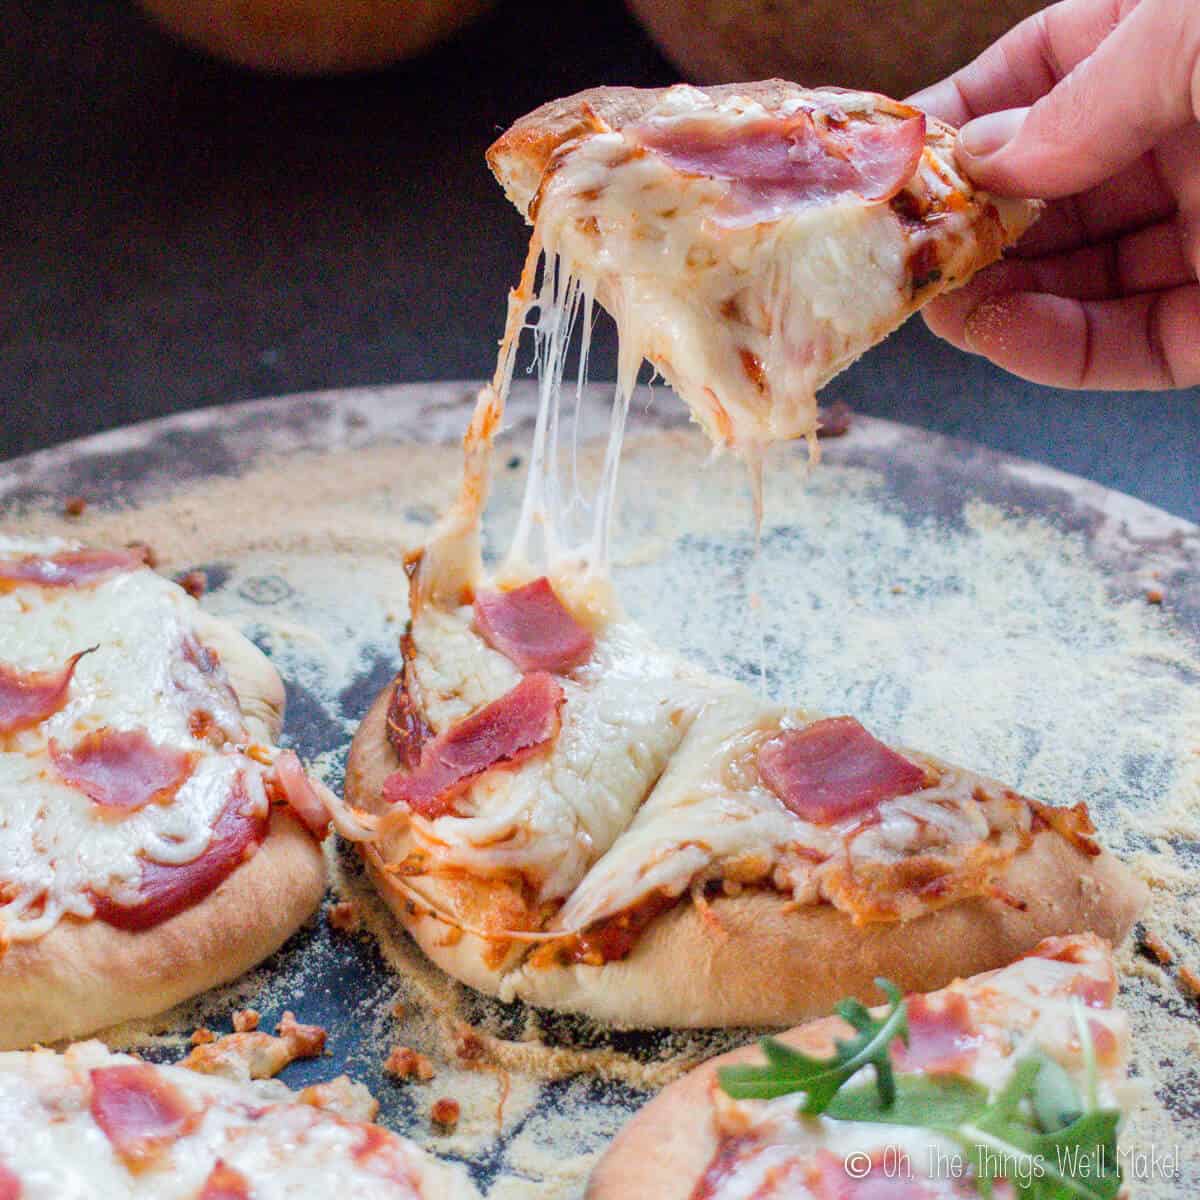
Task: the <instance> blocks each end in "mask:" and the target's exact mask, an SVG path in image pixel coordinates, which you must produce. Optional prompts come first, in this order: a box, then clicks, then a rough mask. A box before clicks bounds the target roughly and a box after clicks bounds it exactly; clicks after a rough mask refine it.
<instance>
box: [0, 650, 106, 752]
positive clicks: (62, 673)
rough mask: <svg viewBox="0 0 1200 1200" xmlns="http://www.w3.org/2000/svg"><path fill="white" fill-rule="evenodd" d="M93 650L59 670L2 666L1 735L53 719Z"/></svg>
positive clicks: (72, 659)
mask: <svg viewBox="0 0 1200 1200" xmlns="http://www.w3.org/2000/svg"><path fill="white" fill-rule="evenodd" d="M94 649H95V646H93V647H91V649H89V650H80V652H79V653H78V654H73V655H72V656H71V657H70V658H69V659H68V660H67V663H66V666H64V667H63V668H62V669H61V670H58V671H18V670H17V669H16V667H9V666H6V665H5V664H4V663H0V734H6V733H20V732H21V730H22V729H32V728H33V727H34V726H35V725H40V724H41V723H42V722H43V721H45V720H47V719H48V718H50V717H52V716H54V714H55V713H56V712H58V710H59V709H60V708H62V706H63V705H64V704H66V702H67V692H68V691H70V688H71V679H72V677H73V676H74V674H75V667H76V666H77V665H78V663H79V660H80V659H81V658H82V657H83V656H84V655H85V654H90V653H91V652H92V650H94Z"/></svg>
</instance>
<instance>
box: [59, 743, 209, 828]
mask: <svg viewBox="0 0 1200 1200" xmlns="http://www.w3.org/2000/svg"><path fill="white" fill-rule="evenodd" d="M50 757H51V759H52V760H53V761H54V765H55V767H56V768H57V770H58V773H59V775H61V776H62V778H63V780H64V781H65V782H66V783H68V784H70V785H71V787H73V788H77V789H78V790H79V791H81V792H83V794H84V795H85V796H87V797H88V799H89V800H91V801H92V802H93V803H94V804H96V805H97V806H98V807H99V808H101V809H103V810H107V812H109V813H111V814H113V815H118V814H120V813H129V812H136V811H137V810H138V809H139V808H145V807H146V805H147V804H153V803H158V804H162V803H165V802H167V801H168V800H170V799H171V798H172V797H173V796H174V795H175V793H176V792H177V791H178V790H179V789H180V787H182V786H183V783H184V781H185V780H186V779H187V777H188V776H189V775H190V774H191V773H192V766H193V758H192V755H190V754H188V753H187V752H186V751H183V750H176V749H173V748H171V747H169V746H159V745H156V744H155V743H154V742H152V741H151V740H150V738H149V736H148V735H147V733H146V731H145V730H143V729H136V730H118V729H109V728H108V727H107V726H106V727H104V728H103V729H97V730H94V731H93V732H92V733H89V734H88V735H87V736H86V737H84V738H83V739H82V741H80V742H78V743H76V745H74V746H73V747H71V749H69V750H64V749H63V748H62V747H61V746H60V745H59V744H58V742H56V741H53V740H52V741H51V742H50Z"/></svg>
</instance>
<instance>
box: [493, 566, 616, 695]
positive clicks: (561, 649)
mask: <svg viewBox="0 0 1200 1200" xmlns="http://www.w3.org/2000/svg"><path fill="white" fill-rule="evenodd" d="M475 628H476V629H477V630H478V631H479V634H480V636H481V637H482V638H483V640H484V641H485V642H487V644H488V645H489V646H491V647H492V649H493V650H499V651H500V653H501V654H503V655H504V656H505V657H506V658H508V659H510V660H511V661H512V662H513V664H514V665H515V666H516V667H517V668H518V669H519V670H521V671H552V672H554V673H555V674H558V675H562V674H564V673H565V672H567V671H569V670H571V668H572V667H578V666H580V665H581V664H582V663H585V662H587V660H588V659H589V658H591V656H592V650H593V649H594V648H595V645H596V639H595V638H594V637H592V635H591V633H590V632H589V631H588V630H587V629H585V628H584V627H583V626H582V625H580V624H579V622H578V621H576V620H575V618H574V617H573V616H571V614H570V613H569V612H568V611H567V610H566V608H565V607H564V606H563V602H562V601H561V600H560V599H559V598H558V596H557V594H556V593H555V591H554V588H553V587H551V586H550V581H549V580H548V579H547V578H546V577H545V576H544V575H543V576H542V577H541V578H540V579H535V580H534V581H533V582H532V583H527V584H526V585H525V586H524V587H519V588H514V589H513V590H512V591H509V592H480V593H479V595H478V596H477V597H476V598H475Z"/></svg>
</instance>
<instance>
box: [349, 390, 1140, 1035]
mask: <svg viewBox="0 0 1200 1200" xmlns="http://www.w3.org/2000/svg"><path fill="white" fill-rule="evenodd" d="M497 420H498V410H497V394H496V393H494V392H492V391H491V390H490V389H485V391H484V392H483V393H482V395H481V399H480V406H479V408H478V409H477V412H476V417H475V422H474V423H473V425H472V429H471V431H470V432H469V433H468V436H467V445H468V466H467V472H466V478H465V481H464V487H463V492H462V495H461V496H460V499H459V502H458V504H457V505H456V506H455V507H454V509H452V510H451V512H450V513H448V514H447V516H446V518H445V519H444V520H443V522H442V524H441V525H440V526H439V528H438V529H437V531H436V532H435V535H434V537H433V538H432V539H431V541H430V542H429V543H428V544H427V545H426V547H425V548H424V549H423V550H422V551H420V552H419V553H418V554H417V555H415V556H414V557H413V558H412V559H411V560H410V563H409V567H410V592H411V594H410V611H411V621H410V623H409V626H408V628H407V631H406V633H405V635H404V639H403V644H402V656H403V667H402V670H401V672H400V674H399V676H398V677H397V678H396V680H395V681H394V683H393V684H392V685H390V686H389V687H388V688H386V689H385V690H384V692H383V693H381V695H380V696H379V698H378V699H377V701H376V702H375V705H374V706H373V708H372V710H371V712H370V713H369V714H368V716H367V717H366V719H365V720H364V722H363V724H362V726H361V727H360V729H359V731H358V734H357V735H356V737H355V740H354V743H353V745H352V748H351V752H350V757H349V761H348V764H347V772H346V797H347V800H348V801H349V803H350V804H351V805H352V806H354V807H356V808H360V809H363V810H366V811H367V812H369V813H371V814H372V815H373V816H374V817H375V819H376V822H377V830H376V837H375V840H374V841H373V842H371V843H366V844H364V846H363V852H364V854H365V857H366V862H367V866H368V869H369V871H370V874H371V876H372V878H373V880H374V882H375V883H376V885H377V887H378V888H379V890H380V892H381V894H382V896H383V897H384V899H385V900H386V901H387V902H388V904H389V905H390V906H391V908H392V910H393V911H394V912H395V914H396V915H397V917H398V918H399V919H400V921H401V922H402V923H403V924H404V925H405V926H406V928H407V929H408V930H409V931H410V932H411V933H412V935H413V936H414V937H415V939H416V940H417V942H418V943H419V944H420V945H421V946H422V947H423V948H424V950H425V951H426V953H427V954H429V955H430V957H432V958H433V959H434V961H436V962H437V963H438V964H439V965H441V966H442V967H443V968H444V969H445V970H447V971H448V972H449V973H451V974H452V975H454V976H455V977H456V978H459V979H461V980H463V981H464V982H466V983H469V984H470V985H472V986H474V987H476V988H479V989H480V990H483V991H486V992H490V993H493V994H496V995H499V996H500V997H502V998H504V999H517V998H520V999H525V1000H528V1001H531V1002H533V1003H536V1004H540V1005H544V1006H547V1007H551V1008H557V1009H562V1010H570V1011H577V1012H583V1013H587V1014H590V1015H592V1016H596V1017H600V1018H602V1019H604V1020H606V1021H609V1022H611V1023H613V1024H616V1025H624V1026H643V1027H644V1026H660V1025H662V1026H710V1025H752V1024H775V1025H781V1024H787V1023H791V1022H795V1021H800V1020H805V1019H808V1018H810V1017H812V1016H814V1015H816V1014H817V1013H820V1012H824V1011H826V1010H827V1009H828V1007H829V1005H830V1004H832V1003H833V1002H834V1001H835V1000H836V999H837V998H838V997H839V996H842V995H845V994H847V993H852V994H856V995H859V996H867V995H870V994H871V991H872V987H873V983H872V981H873V979H874V978H875V976H877V975H879V974H881V973H886V974H889V975H890V976H891V977H893V978H894V979H896V981H897V982H898V983H899V984H900V986H902V987H905V988H907V989H913V990H927V989H929V988H933V987H940V986H942V985H943V984H946V983H948V982H949V981H950V980H951V979H953V978H955V977H956V976H959V975H963V974H967V973H971V972H975V971H979V970H986V969H989V968H992V967H997V966H1000V965H1002V964H1004V963H1006V962H1009V961H1011V960H1012V959H1013V958H1015V957H1016V956H1017V955H1019V954H1021V953H1024V952H1026V951H1028V950H1029V949H1031V948H1032V947H1033V946H1034V945H1036V944H1037V942H1038V941H1039V940H1041V939H1042V938H1044V937H1047V936H1050V935H1053V934H1066V933H1073V932H1080V931H1083V930H1093V931H1096V932H1099V933H1100V934H1101V935H1103V936H1105V937H1108V938H1110V939H1113V940H1117V939H1120V938H1122V937H1123V936H1124V935H1125V933H1126V932H1127V931H1128V929H1129V927H1130V925H1131V924H1132V922H1133V920H1134V918H1135V916H1136V914H1137V912H1138V911H1139V909H1140V907H1141V906H1142V904H1143V903H1144V900H1145V889H1144V887H1143V886H1142V884H1141V883H1140V882H1139V881H1137V880H1136V879H1134V878H1133V876H1131V875H1130V873H1129V872H1128V871H1127V870H1126V869H1125V868H1124V867H1123V866H1121V865H1120V864H1119V863H1118V862H1117V861H1116V860H1115V859H1113V858H1112V857H1111V856H1110V855H1108V854H1106V853H1105V852H1104V851H1103V850H1102V848H1101V847H1100V846H1099V844H1098V843H1097V842H1096V841H1095V838H1094V836H1093V834H1094V830H1093V829H1092V826H1091V823H1090V821H1089V819H1088V816H1087V813H1086V810H1085V809H1084V808H1083V806H1082V805H1079V806H1077V807H1076V808H1073V809H1060V808H1054V807H1052V806H1049V805H1045V804H1042V803H1039V802H1037V801H1035V800H1031V799H1028V798H1026V797H1023V796H1020V795H1018V794H1017V793H1016V792H1014V791H1012V790H1011V789H1009V788H1007V787H1005V786H1003V785H1002V784H1000V783H997V782H995V781H994V780H990V779H987V778H986V777H984V776H981V775H979V774H977V773H975V772H972V771H969V770H966V769H963V768H960V767H956V766H953V765H951V764H948V763H945V762H942V761H940V760H938V759H935V758H933V757H931V756H929V755H925V754H922V753H919V752H916V751H912V750H907V749H896V748H893V747H889V746H886V745H884V744H883V743H881V742H880V741H879V740H878V739H876V738H875V737H873V736H872V735H871V734H870V733H869V732H868V731H867V730H866V729H864V728H863V727H862V725H860V724H859V722H857V721H856V720H855V719H854V718H853V717H852V716H847V715H843V716H835V717H825V716H822V715H820V714H815V713H811V712H807V711H804V710H802V709H797V708H794V707H788V706H783V705H777V704H772V703H770V702H769V701H766V700H764V699H763V698H761V697H760V696H758V695H756V694H754V693H753V692H751V691H750V690H749V689H747V688H745V687H743V686H741V685H739V684H737V683H735V682H733V681H730V680H725V679H719V678H716V677H714V676H711V675H708V674H706V673H705V672H702V671H700V670H698V669H697V668H695V667H694V666H692V665H690V664H688V663H686V662H685V661H683V660H682V659H680V658H679V657H677V656H676V655H673V654H670V653H668V652H666V651H664V650H662V649H661V648H659V647H657V646H655V645H654V644H653V642H652V641H651V640H650V639H649V638H648V637H647V635H646V634H645V633H644V632H643V631H642V630H640V629H639V628H638V627H637V626H636V625H635V624H634V623H633V622H631V621H630V620H629V619H628V618H627V617H625V616H624V615H623V614H622V613H621V610H620V606H619V604H618V602H617V600H616V598H615V596H614V594H613V591H612V588H611V584H610V583H609V582H608V580H607V576H606V575H605V574H604V573H603V572H602V571H601V570H599V569H598V568H596V567H595V564H594V563H593V562H592V561H591V560H586V559H574V558H570V557H567V558H563V559H560V560H558V562H557V565H556V566H554V567H552V568H550V569H549V570H548V573H546V574H539V573H536V568H534V567H532V566H531V565H530V564H529V563H528V562H527V561H524V560H523V559H520V558H518V559H515V560H512V561H510V562H509V563H508V564H507V565H506V566H505V567H504V568H502V570H501V572H500V574H499V575H497V576H495V577H489V576H488V575H486V574H485V572H484V570H483V565H482V560H481V557H480V553H479V520H480V515H481V511H482V505H483V502H484V499H485V496H486V474H485V473H484V472H483V471H482V466H481V464H482V463H483V461H484V459H485V457H486V445H487V442H488V439H489V438H490V431H491V430H493V429H494V428H495V425H496V422H497ZM530 486H531V487H532V486H534V485H533V483H532V482H531V484H530Z"/></svg>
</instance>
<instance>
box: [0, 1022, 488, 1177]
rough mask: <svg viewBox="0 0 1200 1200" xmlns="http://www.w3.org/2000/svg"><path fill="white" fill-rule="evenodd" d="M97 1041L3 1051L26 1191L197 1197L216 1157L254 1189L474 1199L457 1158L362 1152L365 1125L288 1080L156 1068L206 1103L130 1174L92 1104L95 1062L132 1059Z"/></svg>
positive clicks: (408, 1150)
mask: <svg viewBox="0 0 1200 1200" xmlns="http://www.w3.org/2000/svg"><path fill="white" fill-rule="evenodd" d="M134 1061H136V1060H134V1059H131V1058H129V1057H128V1056H126V1055H117V1054H109V1053H108V1052H107V1051H106V1050H105V1049H104V1047H103V1046H101V1045H100V1043H99V1042H85V1043H80V1044H79V1045H76V1046H72V1047H71V1048H70V1049H69V1050H67V1051H66V1053H65V1054H62V1055H59V1054H54V1053H52V1052H50V1051H33V1052H29V1053H12V1054H0V1167H4V1168H7V1169H8V1170H9V1171H11V1172H13V1173H14V1174H15V1175H16V1176H17V1178H18V1179H19V1180H20V1182H21V1189H22V1190H21V1197H22V1200H87V1198H89V1197H94V1196H103V1197H104V1200H194V1197H196V1196H197V1195H199V1194H200V1190H201V1188H202V1187H203V1186H204V1183H205V1181H206V1179H207V1178H208V1175H209V1173H210V1172H211V1171H212V1169H213V1167H214V1166H215V1164H216V1163H217V1162H218V1160H219V1161H221V1162H223V1163H224V1164H225V1165H226V1166H228V1167H231V1168H233V1169H234V1170H236V1171H239V1172H241V1174H242V1175H243V1176H244V1177H245V1178H246V1180H247V1182H248V1183H249V1185H250V1192H251V1195H252V1196H254V1197H255V1200H294V1198H296V1197H313V1198H314V1200H315V1198H317V1197H321V1198H325V1197H329V1196H334V1195H349V1196H354V1197H355V1198H356V1200H359V1198H361V1200H420V1198H421V1197H428V1198H429V1200H442V1198H445V1200H466V1198H468V1197H471V1196H474V1195H476V1193H475V1190H474V1189H473V1188H472V1187H471V1185H470V1184H469V1183H468V1182H467V1181H466V1179H465V1176H464V1175H463V1173H462V1171H461V1169H460V1168H452V1167H448V1166H444V1165H442V1164H440V1163H438V1162H436V1161H435V1160H434V1159H432V1158H430V1157H429V1156H428V1155H427V1154H425V1153H424V1152H423V1151H421V1150H419V1149H418V1148H417V1147H416V1146H414V1145H412V1144H411V1143H410V1142H407V1141H404V1140H402V1139H400V1138H396V1137H393V1138H390V1139H389V1140H388V1143H387V1144H386V1145H385V1146H382V1147H381V1148H380V1149H379V1150H377V1151H376V1152H375V1153H373V1154H369V1155H365V1154H357V1155H356V1151H358V1150H360V1149H361V1147H362V1146H363V1144H364V1140H365V1138H366V1136H367V1133H368V1127H367V1126H365V1125H360V1124H357V1123H354V1122H349V1121H345V1120H342V1119H340V1118H338V1117H336V1116H334V1115H332V1114H330V1113H326V1112H322V1111H321V1110H320V1109H317V1108H313V1107H312V1106H310V1105H306V1104H301V1103H298V1102H296V1099H295V1097H294V1096H293V1095H292V1093H291V1092H290V1091H289V1090H288V1089H287V1088H286V1087H284V1086H283V1085H282V1084H280V1083H277V1082H274V1081H266V1082H262V1083H256V1084H249V1083H246V1084H238V1083H232V1082H230V1081H227V1080H224V1079H218V1078H215V1077H213V1076H208V1075H198V1074H196V1073H195V1072H192V1071H188V1070H184V1069H182V1068H179V1067H159V1068H156V1069H157V1070H158V1071H159V1073H160V1074H161V1075H162V1076H163V1077H164V1078H166V1079H167V1080H169V1082H170V1084H171V1085H172V1086H173V1087H174V1088H176V1089H177V1090H178V1091H179V1092H180V1093H182V1095H183V1096H184V1098H185V1100H186V1101H187V1103H188V1105H189V1107H191V1108H192V1109H194V1110H195V1111H197V1112H199V1113H200V1114H201V1116H200V1119H199V1120H198V1121H197V1122H196V1123H195V1125H194V1127H192V1128H190V1129H188V1130H187V1131H186V1132H185V1133H184V1134H183V1135H182V1136H181V1137H180V1138H179V1139H178V1140H176V1141H175V1142H174V1143H173V1144H172V1145H171V1146H170V1147H169V1148H168V1149H167V1150H166V1151H165V1152H164V1154H163V1155H162V1156H161V1158H159V1159H157V1160H156V1161H155V1162H154V1163H153V1164H152V1165H151V1166H150V1167H149V1168H148V1169H146V1170H143V1171H139V1172H137V1173H131V1172H130V1171H129V1170H128V1169H127V1168H126V1166H125V1165H124V1164H123V1163H122V1162H121V1160H120V1159H119V1158H118V1157H117V1155H116V1154H115V1153H114V1151H113V1147H112V1145H111V1143H110V1142H109V1140H108V1138H107V1137H106V1136H105V1134H104V1132H103V1130H102V1129H101V1128H100V1127H99V1126H98V1125H97V1124H96V1122H95V1120H94V1119H93V1118H92V1115H91V1112H90V1111H89V1103H90V1093H91V1088H90V1083H89V1074H88V1073H89V1071H90V1070H92V1069H95V1068H100V1067H109V1066H114V1065H119V1064H127V1063H132V1062H134Z"/></svg>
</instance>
